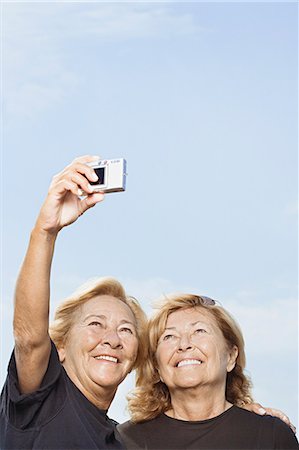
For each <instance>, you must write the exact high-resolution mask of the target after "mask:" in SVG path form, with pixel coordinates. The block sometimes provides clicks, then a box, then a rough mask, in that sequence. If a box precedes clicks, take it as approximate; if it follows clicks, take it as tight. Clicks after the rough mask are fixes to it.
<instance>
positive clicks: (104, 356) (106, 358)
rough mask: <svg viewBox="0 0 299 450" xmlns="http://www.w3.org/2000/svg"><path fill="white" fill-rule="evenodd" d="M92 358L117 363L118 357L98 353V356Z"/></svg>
mask: <svg viewBox="0 0 299 450" xmlns="http://www.w3.org/2000/svg"><path fill="white" fill-rule="evenodd" d="M94 359H97V360H100V359H101V360H104V361H109V362H112V363H115V364H117V363H118V359H117V358H115V357H114V356H108V355H100V356H94Z"/></svg>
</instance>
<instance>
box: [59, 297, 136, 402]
mask: <svg viewBox="0 0 299 450" xmlns="http://www.w3.org/2000/svg"><path fill="white" fill-rule="evenodd" d="M137 351H138V337H137V331H136V321H135V317H134V315H133V313H132V311H131V309H130V308H129V306H128V305H126V304H125V303H124V302H122V301H121V300H119V299H117V298H115V297H111V296H108V295H101V296H97V297H94V298H92V299H90V300H88V301H87V302H85V303H84V304H83V305H82V306H81V307H80V309H79V310H78V311H77V312H76V315H75V321H74V324H73V326H72V327H71V329H70V331H69V334H68V337H67V340H66V342H65V344H64V346H63V347H61V348H60V349H59V356H60V360H61V362H62V364H63V366H64V368H65V370H66V372H67V374H68V375H69V377H70V378H71V380H72V381H73V382H74V384H75V385H76V386H77V387H78V388H79V389H80V390H81V392H83V394H84V395H85V396H86V397H87V398H89V399H91V400H92V398H97V397H98V396H99V394H103V393H107V394H108V396H109V395H110V393H111V396H112V398H113V395H114V393H115V391H116V389H117V386H118V385H119V384H120V383H121V382H122V381H123V379H124V378H125V377H126V375H127V374H128V373H129V372H130V371H131V369H132V367H133V365H134V362H135V360H136V356H137ZM112 398H111V399H112Z"/></svg>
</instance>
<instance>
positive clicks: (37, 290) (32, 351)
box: [14, 156, 103, 393]
mask: <svg viewBox="0 0 299 450" xmlns="http://www.w3.org/2000/svg"><path fill="white" fill-rule="evenodd" d="M94 159H95V158H94V157H91V156H85V157H81V158H77V159H76V160H75V161H74V162H73V163H72V164H70V165H69V166H68V167H66V168H65V169H64V170H63V171H62V172H61V173H59V174H58V175H56V176H54V178H53V181H52V183H51V186H50V188H49V192H48V195H47V197H46V200H45V202H44V204H43V206H42V208H41V210H40V213H39V216H38V218H37V221H36V224H35V227H34V229H33V230H32V233H31V237H30V242H29V247H28V250H27V253H26V256H25V259H24V262H23V265H22V267H21V271H20V274H19V278H18V281H17V284H16V292H15V309H14V336H15V357H16V365H17V371H18V380H19V388H20V391H21V392H22V393H29V392H33V391H35V390H36V389H37V388H38V387H39V386H40V384H41V381H42V379H43V377H44V375H45V372H46V370H47V365H48V362H49V356H50V350H51V345H50V337H49V334H48V326H49V301H50V272H51V264H52V259H53V254H54V248H55V242H56V239H57V235H58V233H59V231H60V230H61V229H62V228H63V227H65V226H67V225H70V224H71V223H73V222H75V221H76V220H77V219H78V217H79V216H80V215H82V214H83V213H84V212H85V211H86V210H87V209H89V208H91V207H92V206H94V205H95V204H96V203H98V202H100V201H101V200H103V194H100V193H97V194H92V195H89V196H88V197H86V198H84V199H80V198H79V197H78V189H83V190H84V191H85V192H91V189H90V187H89V183H88V180H87V179H86V178H85V177H87V178H88V179H89V180H90V181H95V180H96V179H97V176H96V175H95V173H94V171H93V169H91V168H90V167H88V166H87V165H85V163H86V162H89V161H92V160H94ZM84 175H85V176H84Z"/></svg>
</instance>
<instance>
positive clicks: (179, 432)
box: [118, 295, 298, 450]
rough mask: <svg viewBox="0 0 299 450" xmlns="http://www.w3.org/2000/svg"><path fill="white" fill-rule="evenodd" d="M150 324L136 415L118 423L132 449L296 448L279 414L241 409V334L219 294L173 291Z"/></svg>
mask: <svg viewBox="0 0 299 450" xmlns="http://www.w3.org/2000/svg"><path fill="white" fill-rule="evenodd" d="M148 330H149V353H150V356H149V360H148V362H147V364H146V365H145V366H143V367H141V368H140V369H139V370H138V371H137V373H138V375H137V384H136V386H137V388H136V390H135V392H134V393H133V395H132V396H131V398H130V399H129V409H130V412H131V417H132V420H131V421H129V422H126V423H125V424H123V425H120V426H118V430H119V433H120V435H121V438H122V440H123V441H124V443H125V445H126V447H127V448H128V449H130V450H133V449H147V450H159V449H161V450H162V449H163V450H167V449H169V450H180V449H197V450H198V449H205V450H208V449H223V450H224V449H236V450H237V449H238V450H240V449H251V450H255V449H284V450H286V449H298V442H297V439H296V437H295V435H294V433H293V431H292V430H291V429H290V428H289V427H288V426H287V425H286V424H285V423H283V422H282V421H281V420H280V419H278V418H274V417H271V416H259V415H257V414H255V413H253V412H250V411H247V410H246V409H243V407H244V405H246V404H250V403H251V402H252V397H251V393H250V381H249V380H248V378H247V377H246V376H245V374H244V367H245V353H244V341H243V337H242V333H241V330H240V328H239V327H238V325H237V323H236V322H235V321H234V319H233V318H232V317H231V316H230V314H229V313H228V312H227V311H226V310H225V309H224V308H222V307H221V306H218V305H216V303H215V301H214V300H212V299H210V298H208V297H201V296H196V295H171V296H168V297H166V298H165V300H164V302H163V303H162V304H160V305H159V309H158V311H157V313H156V315H155V316H154V317H153V318H152V319H151V320H150V322H149V328H148Z"/></svg>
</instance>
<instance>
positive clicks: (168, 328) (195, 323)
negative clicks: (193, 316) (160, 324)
mask: <svg viewBox="0 0 299 450" xmlns="http://www.w3.org/2000/svg"><path fill="white" fill-rule="evenodd" d="M198 323H202V324H204V325H208V324H207V323H206V322H203V321H202V320H197V321H196V322H192V323H190V325H191V326H192V327H194V326H195V325H197V324H198ZM167 330H177V327H166V328H165V330H164V332H165V331H167Z"/></svg>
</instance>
